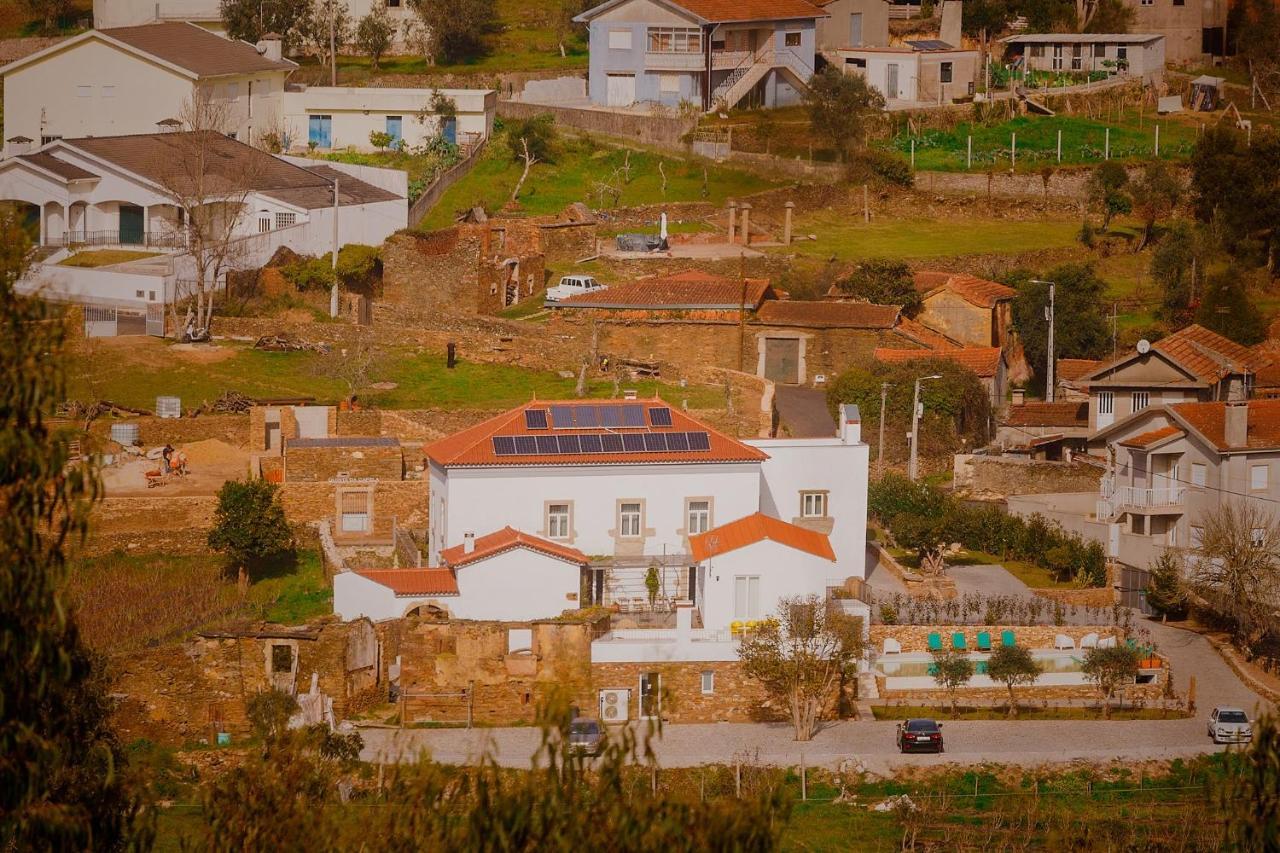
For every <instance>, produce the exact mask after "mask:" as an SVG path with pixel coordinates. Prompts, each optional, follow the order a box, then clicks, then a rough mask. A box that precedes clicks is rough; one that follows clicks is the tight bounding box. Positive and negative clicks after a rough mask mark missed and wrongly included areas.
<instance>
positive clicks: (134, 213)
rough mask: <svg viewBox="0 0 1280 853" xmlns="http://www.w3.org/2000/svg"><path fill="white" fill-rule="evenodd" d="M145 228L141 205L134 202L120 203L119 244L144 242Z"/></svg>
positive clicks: (139, 244)
mask: <svg viewBox="0 0 1280 853" xmlns="http://www.w3.org/2000/svg"><path fill="white" fill-rule="evenodd" d="M146 230H147V229H146V227H145V226H144V225H143V211H142V208H141V207H138V206H137V205H136V204H122V205H120V245H122V246H141V245H142V244H143V243H144V242H145V236H146Z"/></svg>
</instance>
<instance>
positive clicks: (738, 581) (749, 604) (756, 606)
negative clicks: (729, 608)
mask: <svg viewBox="0 0 1280 853" xmlns="http://www.w3.org/2000/svg"><path fill="white" fill-rule="evenodd" d="M739 585H741V586H742V588H743V591H744V593H745V594H744V595H742V596H741V598H742V599H743V600H742V601H739V593H738V589H739ZM753 596H754V600H753ZM740 604H741V605H742V606H741V607H740V606H739V605H740ZM760 617H761V612H760V576H759V575H734V577H733V618H734V621H736V622H744V621H745V622H750V621H753V620H756V619H759V618H760Z"/></svg>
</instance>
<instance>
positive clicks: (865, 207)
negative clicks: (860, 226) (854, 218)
mask: <svg viewBox="0 0 1280 853" xmlns="http://www.w3.org/2000/svg"><path fill="white" fill-rule="evenodd" d="M862 221H863V223H864V224H867V225H870V224H871V203H870V202H869V201H868V200H867V185H866V184H863V185H862Z"/></svg>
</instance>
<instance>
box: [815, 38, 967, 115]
mask: <svg viewBox="0 0 1280 853" xmlns="http://www.w3.org/2000/svg"><path fill="white" fill-rule="evenodd" d="M833 52H834V54H835V56H836V57H837V58H838V59H839V60H840V61H841V62H842V63H843V69H844V72H845V73H846V74H860V75H862V76H863V77H865V78H866V80H867V83H868V84H869V85H870V86H871V87H872V88H874V89H875V90H876V91H878V92H879V93H880V94H881V95H883V96H884V99H885V101H886V102H887V105H888V106H890V107H893V106H910V105H912V104H949V103H951V102H953V101H954V100H956V99H957V98H964V97H967V96H969V95H972V94H973V91H974V81H975V74H976V70H977V66H978V52H977V51H976V50H965V49H964V48H958V47H953V46H951V45H950V44H947V43H946V42H943V41H938V40H937V39H921V40H916V41H908V42H907V43H906V44H903V45H895V46H892V47H842V48H838V49H836V50H835V51H833Z"/></svg>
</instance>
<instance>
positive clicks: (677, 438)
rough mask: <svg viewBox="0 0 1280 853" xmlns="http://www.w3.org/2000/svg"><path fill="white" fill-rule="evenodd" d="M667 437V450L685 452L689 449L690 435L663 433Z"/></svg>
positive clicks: (685, 433)
mask: <svg viewBox="0 0 1280 853" xmlns="http://www.w3.org/2000/svg"><path fill="white" fill-rule="evenodd" d="M663 435H665V436H666V437H667V450H675V451H683V450H688V449H689V433H687V432H668V433H663Z"/></svg>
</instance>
